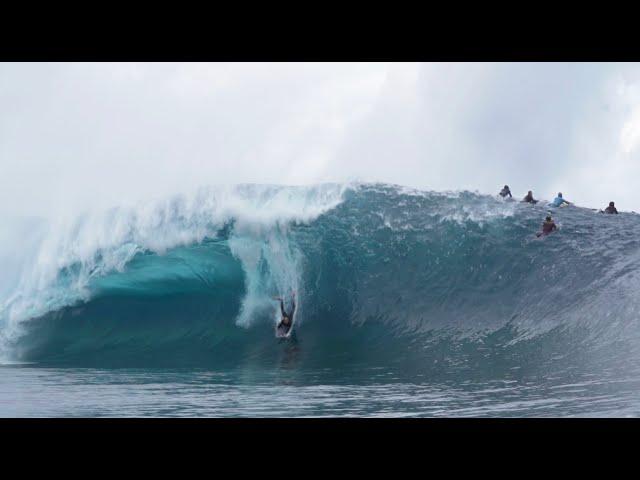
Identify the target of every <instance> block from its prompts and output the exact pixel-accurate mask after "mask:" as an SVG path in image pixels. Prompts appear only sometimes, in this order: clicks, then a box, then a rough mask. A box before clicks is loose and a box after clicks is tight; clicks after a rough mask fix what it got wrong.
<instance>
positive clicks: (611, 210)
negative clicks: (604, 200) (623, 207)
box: [604, 207, 618, 213]
mask: <svg viewBox="0 0 640 480" xmlns="http://www.w3.org/2000/svg"><path fill="white" fill-rule="evenodd" d="M604 213H618V210H617V209H616V207H607V208H605V209H604Z"/></svg>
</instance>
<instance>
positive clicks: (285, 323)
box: [273, 292, 296, 334]
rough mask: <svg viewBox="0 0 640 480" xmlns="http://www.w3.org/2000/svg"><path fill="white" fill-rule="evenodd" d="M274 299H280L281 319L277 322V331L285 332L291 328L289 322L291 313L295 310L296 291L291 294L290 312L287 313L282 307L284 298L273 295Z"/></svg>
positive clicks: (291, 318) (290, 322) (291, 320)
mask: <svg viewBox="0 0 640 480" xmlns="http://www.w3.org/2000/svg"><path fill="white" fill-rule="evenodd" d="M273 299H274V300H279V301H280V313H281V314H282V319H281V320H280V323H278V327H277V330H278V333H282V334H286V333H287V332H288V331H289V329H290V328H291V324H292V322H293V314H294V312H295V311H296V292H293V293H292V294H291V312H289V313H287V312H286V311H285V309H284V300H283V299H282V297H273Z"/></svg>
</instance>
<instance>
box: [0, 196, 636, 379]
mask: <svg viewBox="0 0 640 480" xmlns="http://www.w3.org/2000/svg"><path fill="white" fill-rule="evenodd" d="M546 213H547V207H546V206H543V205H540V204H538V205H529V204H522V203H519V202H504V201H502V200H501V199H497V198H495V197H492V196H487V195H481V194H479V193H474V192H467V191H461V192H427V191H419V190H409V189H406V188H404V187H400V186H394V185H386V184H349V185H339V184H327V185H316V186H311V187H279V186H264V185H240V186H234V187H225V188H211V189H202V190H199V191H198V192H195V193H194V194H193V195H192V196H181V197H174V198H171V199H168V200H166V201H162V202H156V203H153V204H146V205H142V206H140V207H138V208H131V209H118V208H116V209H112V210H110V211H108V212H100V213H93V214H86V215H84V216H82V217H80V218H76V219H73V221H69V222H66V223H64V222H59V223H57V224H48V225H46V226H44V227H43V228H42V229H41V231H42V234H41V235H40V237H39V238H41V241H40V243H37V244H36V245H35V246H34V245H33V242H32V243H29V244H28V245H25V248H28V251H27V252H20V255H19V256H18V257H19V258H21V259H24V261H22V263H20V262H17V263H19V267H20V268H19V275H14V276H15V278H17V281H16V282H15V285H14V288H12V289H6V288H5V296H4V298H3V303H2V310H1V312H0V318H1V322H2V327H1V335H2V337H1V338H2V342H1V343H0V344H1V345H2V349H3V352H4V356H5V358H6V359H7V360H12V361H29V362H41V363H42V362H43V363H54V364H55V363H66V364H73V365H103V364H104V365H106V364H108V365H122V366H128V365H174V366H175V365H225V364H234V365H237V364H238V363H244V362H258V363H264V362H269V361H273V360H274V359H275V358H280V357H279V356H280V355H282V351H283V348H285V349H293V350H295V351H299V350H301V351H302V352H303V354H302V355H303V357H304V358H305V360H304V361H306V362H309V363H312V364H314V365H329V364H333V363H335V364H338V365H339V364H343V363H344V362H351V363H353V362H356V363H357V362H363V363H380V362H381V363H384V362H406V363H407V365H410V366H411V368H427V366H429V367H430V368H431V367H434V365H439V366H441V365H443V363H448V364H457V365H462V364H464V363H465V362H469V361H471V360H473V359H475V360H473V361H475V362H477V363H478V364H480V365H484V366H485V367H487V368H489V367H488V366H489V365H493V367H495V363H492V360H491V359H495V358H501V359H502V361H503V364H504V365H507V364H509V362H507V361H506V360H505V358H506V357H505V356H507V357H509V358H515V357H518V355H520V357H519V358H520V364H521V363H522V357H523V356H525V357H527V358H529V359H530V360H531V361H533V359H534V358H537V359H538V360H539V359H540V358H544V355H549V351H553V352H555V351H556V349H559V350H561V351H562V352H563V354H568V352H571V351H574V352H576V354H578V353H581V352H583V351H584V348H585V346H586V345H588V346H589V347H590V348H591V347H593V348H596V349H597V348H604V347H605V346H607V345H617V344H618V342H621V341H626V342H629V341H631V340H632V339H635V338H637V332H638V331H639V330H638V328H637V327H638V325H637V324H638V320H639V317H638V310H637V307H636V305H637V294H636V292H637V291H638V289H637V287H638V277H637V274H636V272H637V267H638V265H639V262H640V236H639V235H638V234H639V233H640V222H639V221H638V216H637V215H634V214H625V213H622V214H620V215H617V216H607V215H599V214H597V213H595V212H594V211H592V210H589V209H583V208H579V207H570V208H565V209H558V210H557V211H555V212H554V216H555V219H556V221H557V223H558V224H559V226H560V229H559V231H558V232H557V233H554V234H553V235H550V236H548V237H546V238H543V239H538V238H536V236H535V232H536V231H537V230H539V227H540V223H541V221H542V219H543V217H544V216H545V215H546ZM614 217H615V218H614ZM5 284H8V282H6V281H5ZM291 291H296V292H297V294H298V299H299V303H298V314H297V319H298V321H297V325H296V338H297V340H296V339H294V341H292V342H288V343H287V345H286V346H285V347H283V346H282V345H281V344H279V343H278V342H276V341H275V339H274V336H273V325H274V322H276V321H277V318H278V317H277V316H278V309H277V305H276V304H275V302H273V300H272V299H271V297H272V296H273V295H278V294H288V293H289V292H291ZM569 332H571V333H569ZM576 332H577V333H576ZM550 339H552V340H550ZM560 339H562V340H560ZM532 345H535V348H534V347H532ZM303 347H304V348H303ZM541 355H542V357H541ZM493 367H492V368H493ZM407 368H409V367H407Z"/></svg>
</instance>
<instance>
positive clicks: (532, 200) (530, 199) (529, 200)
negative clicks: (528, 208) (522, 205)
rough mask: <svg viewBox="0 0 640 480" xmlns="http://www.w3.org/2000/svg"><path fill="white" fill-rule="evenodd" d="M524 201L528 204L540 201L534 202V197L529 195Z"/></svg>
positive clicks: (535, 201)
mask: <svg viewBox="0 0 640 480" xmlns="http://www.w3.org/2000/svg"><path fill="white" fill-rule="evenodd" d="M522 201H523V202H527V203H538V200H534V199H533V195H529V194H527V196H526V197H524V198H523V199H522Z"/></svg>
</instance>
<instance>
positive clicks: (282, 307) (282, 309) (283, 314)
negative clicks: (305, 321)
mask: <svg viewBox="0 0 640 480" xmlns="http://www.w3.org/2000/svg"><path fill="white" fill-rule="evenodd" d="M279 300H280V312H282V316H283V317H286V316H287V314H286V313H285V311H284V301H283V300H282V299H281V298H280V299H279Z"/></svg>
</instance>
